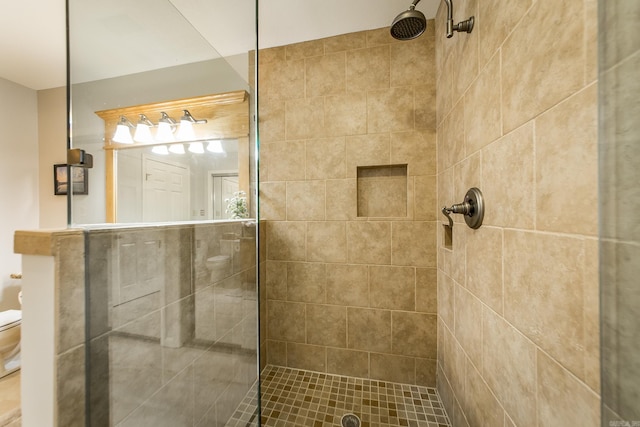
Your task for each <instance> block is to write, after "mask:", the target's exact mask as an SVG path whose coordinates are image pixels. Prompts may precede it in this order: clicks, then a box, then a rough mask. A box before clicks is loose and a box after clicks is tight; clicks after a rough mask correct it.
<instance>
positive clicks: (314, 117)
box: [285, 97, 324, 140]
mask: <svg viewBox="0 0 640 427" xmlns="http://www.w3.org/2000/svg"><path fill="white" fill-rule="evenodd" d="M285 114H286V120H285V130H286V137H287V139H289V140H291V139H309V138H318V137H323V136H324V98H322V97H318V98H309V99H305V98H303V99H291V100H289V101H287V103H286V104H285Z"/></svg>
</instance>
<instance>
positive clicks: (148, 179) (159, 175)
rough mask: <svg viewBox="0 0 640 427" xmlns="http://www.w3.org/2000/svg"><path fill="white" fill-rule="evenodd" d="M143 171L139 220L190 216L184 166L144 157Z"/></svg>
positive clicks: (187, 177)
mask: <svg viewBox="0 0 640 427" xmlns="http://www.w3.org/2000/svg"><path fill="white" fill-rule="evenodd" d="M143 174H144V175H143V178H144V179H143V183H142V218H143V221H145V222H156V221H185V220H188V219H190V217H189V211H190V207H189V168H188V167H187V166H183V165H177V164H171V163H165V162H161V161H158V160H155V159H151V158H145V159H144V168H143Z"/></svg>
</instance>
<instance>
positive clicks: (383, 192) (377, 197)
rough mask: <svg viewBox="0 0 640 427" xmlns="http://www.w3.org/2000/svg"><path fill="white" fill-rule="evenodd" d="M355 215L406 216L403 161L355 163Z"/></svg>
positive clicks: (405, 173) (405, 183)
mask: <svg viewBox="0 0 640 427" xmlns="http://www.w3.org/2000/svg"><path fill="white" fill-rule="evenodd" d="M358 216H359V217H368V218H372V217H373V218H389V217H406V216H407V165H384V166H359V167H358Z"/></svg>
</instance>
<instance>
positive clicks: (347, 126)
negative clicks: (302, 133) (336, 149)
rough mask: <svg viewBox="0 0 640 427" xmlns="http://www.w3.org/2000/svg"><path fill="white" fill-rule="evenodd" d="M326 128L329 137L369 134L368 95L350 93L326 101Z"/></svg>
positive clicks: (327, 98)
mask: <svg viewBox="0 0 640 427" xmlns="http://www.w3.org/2000/svg"><path fill="white" fill-rule="evenodd" d="M324 126H325V129H324V131H325V133H326V134H327V135H328V136H343V135H359V134H363V133H366V132H367V95H366V93H365V92H349V93H346V94H343V95H336V96H327V97H325V99H324Z"/></svg>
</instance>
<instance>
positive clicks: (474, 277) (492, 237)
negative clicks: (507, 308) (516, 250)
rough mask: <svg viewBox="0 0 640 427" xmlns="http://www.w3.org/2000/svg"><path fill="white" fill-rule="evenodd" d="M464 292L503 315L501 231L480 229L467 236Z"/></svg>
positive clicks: (486, 228)
mask: <svg viewBox="0 0 640 427" xmlns="http://www.w3.org/2000/svg"><path fill="white" fill-rule="evenodd" d="M466 249H467V283H466V286H467V289H468V290H469V291H471V292H472V293H473V294H474V295H475V296H476V297H478V298H479V299H480V300H481V301H482V302H484V303H485V304H487V305H488V306H489V307H491V308H492V309H493V310H494V311H495V312H496V313H499V314H502V313H503V299H502V298H503V291H502V262H503V248H502V229H499V228H491V227H480V228H479V229H478V230H475V231H470V232H469V233H467V245H466Z"/></svg>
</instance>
